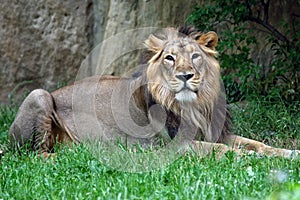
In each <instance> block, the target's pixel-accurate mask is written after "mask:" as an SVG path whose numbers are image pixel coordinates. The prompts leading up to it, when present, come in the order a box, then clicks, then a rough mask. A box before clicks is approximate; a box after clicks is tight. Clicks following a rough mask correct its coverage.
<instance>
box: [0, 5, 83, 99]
mask: <svg viewBox="0 0 300 200" xmlns="http://www.w3.org/2000/svg"><path fill="white" fill-rule="evenodd" d="M88 4H89V3H88V1H81V0H67V1H65V0H64V1H62V0H61V1H52V0H43V1H40V0H28V1H27V0H21V1H19V0H11V1H3V2H1V4H0V13H1V15H0V27H1V28H0V38H1V40H0V46H1V49H0V66H1V68H0V85H1V86H2V89H1V96H0V97H1V99H2V102H5V101H6V102H7V101H8V99H7V96H8V95H14V96H15V94H22V93H23V92H24V91H29V90H32V89H34V88H38V87H41V88H45V89H54V88H56V87H57V86H58V85H59V84H64V83H67V82H69V81H72V80H73V79H74V75H75V74H76V72H77V69H78V68H79V66H80V64H81V61H82V59H83V58H84V57H85V55H86V54H87V53H88V50H89V49H88V47H89V43H88V38H87V27H88V23H89V22H88V21H87V15H86V11H87V8H88ZM15 97H16V96H15Z"/></svg>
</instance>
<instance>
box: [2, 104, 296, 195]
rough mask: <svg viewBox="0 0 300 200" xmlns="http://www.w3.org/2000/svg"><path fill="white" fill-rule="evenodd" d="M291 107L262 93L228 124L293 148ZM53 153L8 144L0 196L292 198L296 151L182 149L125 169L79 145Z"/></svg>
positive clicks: (8, 112)
mask: <svg viewBox="0 0 300 200" xmlns="http://www.w3.org/2000/svg"><path fill="white" fill-rule="evenodd" d="M297 109H298V110H297ZM298 111H299V106H294V107H290V108H288V109H287V108H286V107H285V106H284V105H283V104H281V103H270V102H265V101H262V100H257V101H255V102H250V103H247V104H246V105H243V106H236V107H235V109H234V111H233V113H234V116H235V119H234V126H235V128H236V129H235V131H236V132H237V133H238V134H242V135H244V136H249V137H251V138H255V139H261V140H263V141H265V142H268V143H269V144H272V145H274V146H282V147H291V148H295V147H297V148H299V143H297V141H298V139H299V135H300V134H299V132H300V123H299V119H300V117H299V114H298ZM15 113H16V110H15V109H11V108H9V107H2V108H1V112H0V144H6V143H7V133H8V128H9V126H10V123H11V122H12V120H13V118H14V115H15ZM255 133H257V134H255ZM258 133H259V134H258ZM57 153H58V156H57V157H55V158H53V159H48V160H44V159H42V158H40V157H38V156H36V155H35V154H34V153H32V152H29V153H24V154H26V155H19V154H16V153H13V152H11V151H8V153H7V154H6V155H5V156H3V157H2V159H1V160H0V199H97V198H99V199H289V200H292V199H300V194H299V193H300V173H299V170H300V168H299V166H300V158H297V159H294V160H289V159H283V158H270V157H257V156H255V155H248V156H244V157H241V158H238V157H236V156H235V155H234V154H233V153H227V154H226V156H224V157H223V158H222V159H221V160H217V159H215V158H214V156H206V157H203V158H199V157H197V156H196V155H195V154H193V153H189V154H187V155H186V156H184V157H180V158H178V159H177V160H176V161H175V162H173V163H172V164H171V165H169V166H168V167H166V168H162V169H159V170H157V171H152V172H148V173H126V172H120V171H116V170H113V169H110V168H109V167H106V166H105V165H103V164H101V163H100V162H99V161H98V160H97V159H95V158H94V157H93V156H92V154H91V153H90V152H89V151H87V150H86V149H85V148H84V147H83V146H77V147H75V148H71V149H70V148H67V147H63V148H61V149H59V150H58V152H57Z"/></svg>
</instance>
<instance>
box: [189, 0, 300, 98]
mask: <svg viewBox="0 0 300 200" xmlns="http://www.w3.org/2000/svg"><path fill="white" fill-rule="evenodd" d="M272 3H273V1H271V0H268V1H258V0H242V1H241V0H233V1H231V0H230V1H229V0H225V1H224V0H215V1H212V3H206V4H203V5H199V6H197V7H196V8H195V10H194V11H193V12H192V13H191V14H190V16H189V18H188V20H187V21H188V23H191V24H193V25H195V26H196V27H198V28H199V29H200V30H203V31H209V30H215V31H216V32H218V35H219V37H220V40H219V45H218V47H217V48H218V49H217V50H218V51H219V53H220V56H219V60H220V63H221V67H222V68H223V75H224V76H223V81H224V84H225V88H226V93H227V97H228V100H229V101H230V102H234V101H238V100H241V99H243V98H245V97H246V98H249V97H251V96H253V95H254V96H257V95H264V96H265V95H269V96H274V97H280V99H284V100H285V101H287V102H292V101H294V100H300V29H299V19H300V18H299V16H297V15H293V14H291V15H292V17H291V21H290V22H287V21H283V22H282V23H281V24H276V25H272V24H270V23H269V21H268V20H269V18H268V15H269V12H271V10H270V4H272ZM294 4H297V2H294ZM296 6H299V3H298V5H296ZM251 24H252V25H253V24H254V25H255V26H256V27H258V30H256V32H257V31H259V30H263V31H264V32H266V33H267V34H265V35H266V36H265V40H266V41H268V44H267V45H268V46H270V50H272V52H273V54H274V55H275V58H274V59H273V60H272V62H271V63H270V65H268V66H266V65H265V64H264V63H257V62H256V61H254V60H253V59H252V58H251V57H250V56H251V48H252V47H253V46H254V45H255V43H256V42H257V38H255V35H257V33H254V32H253V29H252V28H250V27H251V26H250V25H251ZM252 27H253V26H252ZM279 29H280V30H281V29H283V30H285V31H284V32H280V31H279Z"/></svg>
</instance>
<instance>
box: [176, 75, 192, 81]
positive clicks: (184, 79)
mask: <svg viewBox="0 0 300 200" xmlns="http://www.w3.org/2000/svg"><path fill="white" fill-rule="evenodd" d="M193 76H194V74H182V75H176V78H178V79H179V80H182V81H183V82H185V81H187V80H189V79H191V78H192V77H193Z"/></svg>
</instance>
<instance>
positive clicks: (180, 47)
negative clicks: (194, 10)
mask: <svg viewBox="0 0 300 200" xmlns="http://www.w3.org/2000/svg"><path fill="white" fill-rule="evenodd" d="M217 43H218V36H217V34H216V33H215V32H208V33H202V32H198V31H196V30H195V29H194V28H193V27H188V28H182V29H174V28H167V29H165V30H164V31H163V32H162V33H159V34H152V35H150V36H149V37H148V39H147V40H146V41H145V45H146V46H147V48H148V50H150V51H152V52H153V54H154V55H153V57H152V58H151V59H150V60H149V61H148V67H147V70H146V76H147V83H148V90H149V92H150V93H151V95H152V96H153V98H154V99H155V100H156V101H157V102H158V103H160V104H162V105H163V106H164V107H166V108H167V109H170V110H172V111H174V112H176V113H178V112H179V111H180V107H182V106H184V107H186V106H187V105H194V106H197V108H198V107H199V106H200V107H202V108H203V109H204V110H207V109H209V110H210V108H211V107H212V103H213V102H214V101H215V100H216V98H217V97H218V95H219V91H220V66H219V63H218V62H217V60H216V59H215V56H216V55H217V52H216V51H215V47H216V45H217ZM207 111H208V110H207ZM208 112H211V110H210V111H208ZM202 114H203V113H202Z"/></svg>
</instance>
